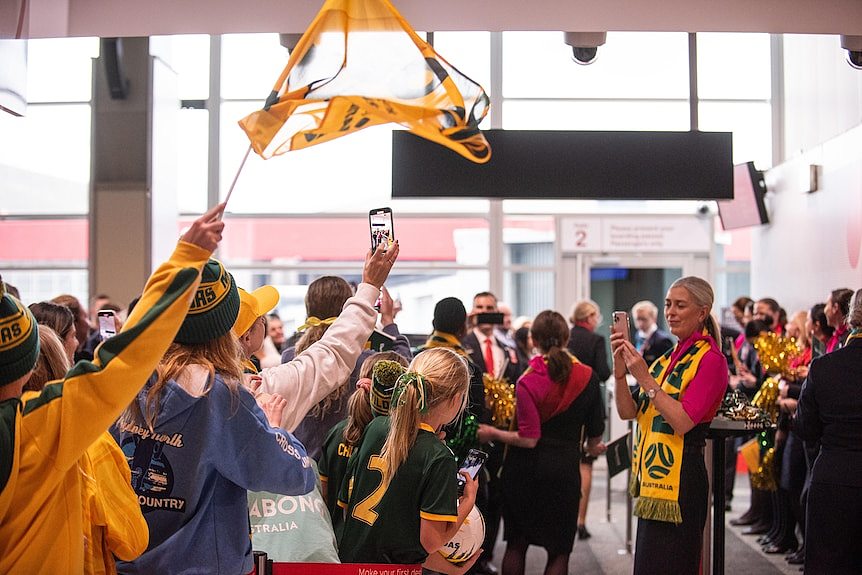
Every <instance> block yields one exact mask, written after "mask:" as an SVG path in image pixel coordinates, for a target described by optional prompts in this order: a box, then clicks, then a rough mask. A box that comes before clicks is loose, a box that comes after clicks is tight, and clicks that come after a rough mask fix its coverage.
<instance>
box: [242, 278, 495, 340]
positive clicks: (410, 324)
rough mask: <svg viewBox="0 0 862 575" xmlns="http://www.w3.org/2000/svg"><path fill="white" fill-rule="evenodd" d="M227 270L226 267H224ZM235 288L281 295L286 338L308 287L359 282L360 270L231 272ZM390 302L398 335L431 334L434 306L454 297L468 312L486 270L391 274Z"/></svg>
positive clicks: (301, 312) (300, 318)
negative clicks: (397, 307)
mask: <svg viewBox="0 0 862 575" xmlns="http://www.w3.org/2000/svg"><path fill="white" fill-rule="evenodd" d="M226 265H227V266H228V268H230V263H226ZM231 273H232V274H233V275H234V277H235V278H236V281H237V284H238V285H239V286H241V287H243V288H248V289H254V288H256V287H259V286H261V285H263V284H271V285H274V286H275V287H276V288H277V289H278V291H279V293H280V294H281V300H280V301H279V304H278V307H277V311H278V314H279V316H280V317H281V319H282V321H283V322H284V332H285V334H287V335H290V334H291V333H293V331H294V330H295V329H296V328H297V327H298V326H300V325H302V324H303V323H304V322H305V317H306V314H305V292H306V290H307V288H308V284H310V283H311V282H312V281H314V280H315V279H316V278H318V277H320V276H323V275H338V276H341V277H343V278H344V279H345V280H347V281H348V282H359V281H360V280H361V279H362V276H361V266H359V265H352V266H348V267H345V268H341V269H327V270H321V269H314V268H302V269H295V270H269V269H239V270H237V269H232V270H231ZM386 286H387V288H388V289H389V291H390V293H391V295H392V297H393V298H395V299H398V300H400V301H401V305H402V311H401V312H400V313H399V314H398V316H397V318H396V320H397V322H398V327H399V329H400V331H401V333H404V334H421V335H420V337H418V338H417V339H418V340H420V341H423V340H424V336H426V335H427V334H429V333H431V329H432V328H431V319H432V318H433V317H434V306H435V305H436V303H437V302H438V301H440V300H441V299H443V298H445V297H457V298H459V299H460V300H461V301H462V302H464V305H465V306H466V307H467V308H468V310H469V306H470V303H471V302H472V300H473V295H474V294H476V293H478V292H480V291H484V290H486V289H488V272H487V271H486V270H421V271H419V270H416V271H404V270H397V269H396V270H395V271H393V274H392V275H391V276H390V278H389V281H388V282H387V283H386Z"/></svg>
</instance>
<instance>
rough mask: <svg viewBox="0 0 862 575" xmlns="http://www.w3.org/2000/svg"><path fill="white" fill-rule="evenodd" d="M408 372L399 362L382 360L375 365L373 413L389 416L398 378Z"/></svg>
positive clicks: (372, 386)
mask: <svg viewBox="0 0 862 575" xmlns="http://www.w3.org/2000/svg"><path fill="white" fill-rule="evenodd" d="M405 371H407V368H405V367H404V366H403V365H401V364H400V363H398V362H397V361H392V360H389V359H382V360H380V361H378V362H377V363H375V364H374V369H373V370H372V372H371V393H370V394H369V399H370V401H371V413H373V414H374V416H375V417H377V416H378V415H389V404H390V403H391V402H392V391H393V390H394V389H395V384H396V383H397V382H398V378H399V377H401V376H402V375H403V374H404V372H405Z"/></svg>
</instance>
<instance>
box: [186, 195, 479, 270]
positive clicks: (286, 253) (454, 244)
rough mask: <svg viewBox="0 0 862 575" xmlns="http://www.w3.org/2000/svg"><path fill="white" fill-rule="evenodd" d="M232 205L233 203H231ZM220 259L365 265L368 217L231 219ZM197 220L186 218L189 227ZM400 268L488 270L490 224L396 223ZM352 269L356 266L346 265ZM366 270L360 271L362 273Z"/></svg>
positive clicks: (245, 262) (457, 221)
mask: <svg viewBox="0 0 862 575" xmlns="http://www.w3.org/2000/svg"><path fill="white" fill-rule="evenodd" d="M231 201H233V200H231ZM229 220H230V221H229V223H228V228H229V230H230V233H227V234H225V237H224V240H223V241H222V243H221V246H220V248H219V253H220V256H219V257H220V258H221V259H223V260H224V261H225V262H230V263H231V264H235V265H251V264H260V263H262V262H266V263H269V264H271V265H273V266H296V265H300V264H309V265H313V264H320V263H325V264H326V265H327V267H338V266H340V265H341V264H343V263H346V262H363V261H364V260H365V254H366V252H367V251H368V249H369V248H370V246H371V236H370V232H369V229H368V218H367V216H366V215H364V214H363V215H356V216H352V217H344V218H243V217H229ZM191 221H192V218H182V222H181V223H180V225H181V226H186V225H188V224H189V223H190V222H191ZM394 228H395V237H396V239H398V241H399V243H400V244H401V255H400V256H399V259H398V261H399V262H400V263H406V262H413V263H414V264H419V263H421V264H427V265H428V266H431V265H450V266H458V265H471V266H484V265H487V264H488V221H487V220H485V219H481V218H412V217H411V218H399V217H398V214H397V213H396V214H395V218H394ZM347 265H348V268H349V269H353V268H354V267H355V264H354V263H347ZM358 269H361V266H360V268H358Z"/></svg>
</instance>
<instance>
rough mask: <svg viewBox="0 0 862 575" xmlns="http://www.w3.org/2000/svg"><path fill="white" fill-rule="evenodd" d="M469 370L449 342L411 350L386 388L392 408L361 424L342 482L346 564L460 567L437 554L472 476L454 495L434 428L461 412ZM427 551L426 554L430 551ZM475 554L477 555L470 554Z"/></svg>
mask: <svg viewBox="0 0 862 575" xmlns="http://www.w3.org/2000/svg"><path fill="white" fill-rule="evenodd" d="M469 381H470V375H469V369H468V366H467V363H466V360H465V359H464V358H463V357H461V356H459V355H458V354H457V353H455V352H453V351H452V350H450V349H447V348H437V349H431V350H428V351H426V352H424V353H422V354H420V355H419V356H417V357H416V358H415V359H414V360H413V362H412V363H411V364H410V369H409V371H408V372H407V373H405V374H404V375H403V376H401V377H400V378H399V380H398V383H397V384H396V386H395V389H394V390H393V393H392V401H391V405H390V415H389V416H383V417H377V418H375V419H374V420H372V421H371V423H369V424H368V426H367V427H366V428H365V433H364V435H363V438H362V442H361V443H360V444H359V447H358V449H357V450H354V452H353V454H352V456H351V458H350V461H349V463H348V467H347V474H346V477H345V480H344V481H342V483H341V490H340V492H339V497H338V499H339V501H338V504H339V506H340V507H342V508H344V509H345V519H344V526H343V530H342V532H341V534H340V536H339V541H338V543H339V556H340V557H341V560H342V562H345V563H400V564H417V563H424V562H426V559H430V560H431V561H432V562H433V566H432V565H430V564H429V565H428V566H429V567H431V568H433V569H435V570H441V567H442V570H444V572H449V573H461V572H463V571H465V570H466V569H468V568H469V567H470V565H471V564H472V561H470V562H468V563H467V564H466V565H465V566H463V567H460V568H459V567H455V566H454V565H450V564H448V563H446V562H445V560H444V561H442V562H437V561H436V559H438V556H439V554H438V553H436V551H437V550H439V549H440V548H441V547H442V546H443V545H445V544H446V543H447V542H448V541H449V540H451V539H452V537H453V536H454V535H455V534H456V533H457V532H458V529H459V528H460V527H461V524H462V523H463V522H464V519H465V518H466V517H467V515H468V514H469V513H470V511H471V510H472V508H473V505H474V503H475V500H476V490H477V481H476V480H474V479H472V478H471V477H470V476H469V475H468V474H466V473H462V475H463V476H464V478H465V480H466V486H465V488H464V495H462V496H461V497H460V498H459V497H458V487H457V477H458V466H457V464H456V462H455V457H454V455H453V454H452V452H451V451H450V450H449V448H448V447H446V445H445V444H444V443H443V442H442V441H440V439H439V437H438V433H439V431H440V429H441V428H442V427H443V426H444V425H446V424H448V423H449V422H451V421H452V420H454V419H455V418H456V417H458V415H459V414H460V413H461V412H462V411H463V409H464V406H465V403H466V399H467V389H468V386H469ZM429 556H430V557H429ZM475 557H478V554H477V555H475V556H474V559H475Z"/></svg>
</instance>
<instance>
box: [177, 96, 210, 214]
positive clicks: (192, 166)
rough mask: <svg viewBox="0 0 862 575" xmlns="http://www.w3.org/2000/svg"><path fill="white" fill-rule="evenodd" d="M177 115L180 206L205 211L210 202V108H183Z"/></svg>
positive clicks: (185, 208)
mask: <svg viewBox="0 0 862 575" xmlns="http://www.w3.org/2000/svg"><path fill="white" fill-rule="evenodd" d="M177 118H178V119H179V129H178V130H177V137H178V138H179V142H178V146H177V154H178V155H179V157H178V158H177V180H178V181H177V208H178V209H179V211H180V213H192V214H201V213H203V212H205V211H206V205H207V180H208V173H207V170H208V168H209V150H208V146H209V141H208V136H209V111H208V110H192V109H182V110H180V111H179V114H177Z"/></svg>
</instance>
